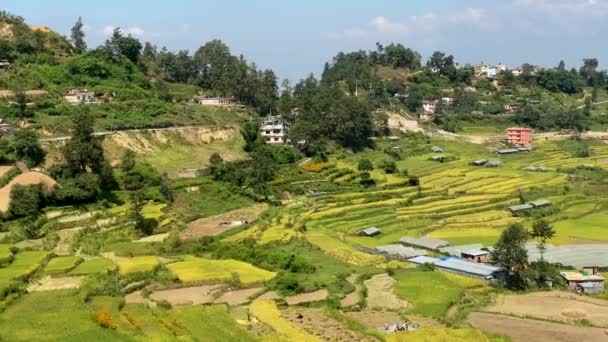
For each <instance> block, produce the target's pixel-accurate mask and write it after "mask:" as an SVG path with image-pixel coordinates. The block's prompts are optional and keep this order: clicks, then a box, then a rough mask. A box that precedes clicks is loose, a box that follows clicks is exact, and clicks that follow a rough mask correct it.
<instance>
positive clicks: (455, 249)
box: [439, 243, 483, 257]
mask: <svg viewBox="0 0 608 342" xmlns="http://www.w3.org/2000/svg"><path fill="white" fill-rule="evenodd" d="M480 248H483V245H482V244H480V243H475V244H471V245H460V246H448V247H442V248H439V251H441V252H442V253H446V254H449V255H453V256H458V257H459V256H460V254H461V253H462V251H466V250H468V249H480Z"/></svg>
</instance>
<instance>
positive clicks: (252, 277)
mask: <svg viewBox="0 0 608 342" xmlns="http://www.w3.org/2000/svg"><path fill="white" fill-rule="evenodd" d="M167 268H168V269H169V270H170V271H171V272H173V273H174V274H175V275H176V276H177V277H178V278H179V280H180V281H182V282H184V283H221V282H224V281H229V280H231V279H232V278H233V273H236V274H238V276H239V279H240V282H241V284H243V285H251V284H256V283H263V282H265V281H268V280H270V279H272V278H274V276H275V275H276V274H275V273H274V272H270V271H266V270H263V269H260V268H257V267H255V266H252V265H250V264H248V263H245V262H240V261H236V260H209V259H202V258H196V257H189V256H187V257H186V258H185V259H184V261H179V262H175V263H171V264H168V265H167Z"/></svg>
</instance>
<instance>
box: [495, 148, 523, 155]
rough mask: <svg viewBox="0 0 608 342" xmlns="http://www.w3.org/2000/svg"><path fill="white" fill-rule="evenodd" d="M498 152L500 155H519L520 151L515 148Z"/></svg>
mask: <svg viewBox="0 0 608 342" xmlns="http://www.w3.org/2000/svg"><path fill="white" fill-rule="evenodd" d="M496 152H498V153H499V154H507V153H517V152H519V151H518V150H517V149H515V148H505V149H502V150H498V151H496Z"/></svg>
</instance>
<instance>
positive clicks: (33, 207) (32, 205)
mask: <svg viewBox="0 0 608 342" xmlns="http://www.w3.org/2000/svg"><path fill="white" fill-rule="evenodd" d="M10 196H11V203H10V207H9V211H10V213H11V214H12V215H14V216H16V217H32V218H33V217H36V216H38V215H39V214H40V208H41V207H42V189H41V188H40V185H20V184H16V185H15V186H13V187H12V189H11V194H10Z"/></svg>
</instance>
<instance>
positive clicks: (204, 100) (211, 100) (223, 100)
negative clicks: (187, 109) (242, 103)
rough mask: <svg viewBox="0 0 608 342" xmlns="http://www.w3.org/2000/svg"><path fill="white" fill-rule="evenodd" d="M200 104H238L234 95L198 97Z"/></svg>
mask: <svg viewBox="0 0 608 342" xmlns="http://www.w3.org/2000/svg"><path fill="white" fill-rule="evenodd" d="M196 100H197V102H198V104H200V105H203V106H233V105H236V104H237V103H236V100H235V99H234V97H198V98H196Z"/></svg>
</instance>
